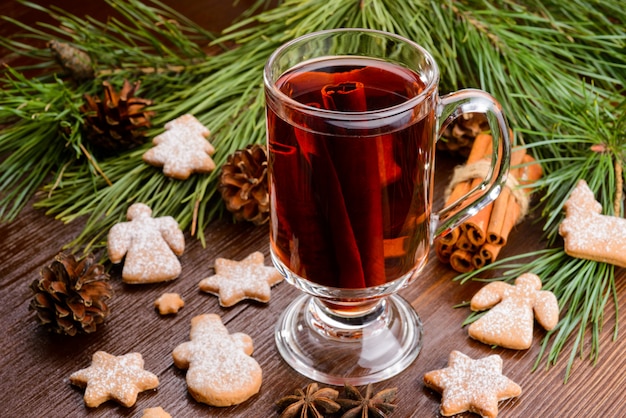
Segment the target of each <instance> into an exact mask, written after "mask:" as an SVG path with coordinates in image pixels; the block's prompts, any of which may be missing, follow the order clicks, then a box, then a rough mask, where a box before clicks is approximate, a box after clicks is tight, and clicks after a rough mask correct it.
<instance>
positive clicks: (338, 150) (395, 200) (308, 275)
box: [267, 57, 436, 289]
mask: <svg viewBox="0 0 626 418" xmlns="http://www.w3.org/2000/svg"><path fill="white" fill-rule="evenodd" d="M275 85H276V87H277V89H279V90H280V91H281V92H282V93H284V94H285V95H287V96H288V97H289V98H291V99H292V101H293V102H292V103H287V104H285V103H281V104H280V105H279V104H277V103H275V102H274V101H273V100H272V99H271V98H270V97H268V106H267V109H268V110H267V112H268V114H267V129H268V147H269V150H270V152H269V156H270V157H269V164H270V173H271V174H270V195H271V196H272V205H271V208H272V209H271V210H272V213H271V221H270V222H271V233H270V238H271V245H272V252H273V254H274V256H275V257H276V258H278V259H279V261H280V263H282V264H283V265H284V266H285V267H286V268H287V269H288V270H289V271H290V272H292V273H294V274H295V275H297V276H298V277H299V278H303V279H305V280H307V281H309V282H313V283H316V284H318V285H321V286H325V287H331V288H342V289H363V288H369V287H374V286H380V285H385V284H387V283H389V282H392V281H394V280H397V279H403V280H404V279H407V278H408V276H410V275H411V274H412V273H413V272H414V271H415V270H416V269H417V268H418V267H420V266H421V265H423V264H424V263H425V260H426V257H427V254H428V248H429V244H430V226H429V221H430V213H429V211H430V207H431V202H430V201H429V200H430V198H431V194H432V191H431V188H432V185H431V175H430V173H431V171H432V164H433V153H434V138H435V129H436V120H435V114H434V112H435V110H434V109H435V106H434V104H433V103H432V101H430V100H428V98H427V97H426V98H425V99H424V100H422V102H421V103H418V104H417V105H416V104H415V103H411V104H410V105H407V102H408V101H410V100H411V99H414V98H416V97H418V96H420V95H422V93H423V92H424V89H425V88H426V86H425V84H424V82H423V81H422V79H421V78H420V76H419V74H418V73H416V72H415V71H413V70H411V69H408V68H405V67H403V66H400V65H396V64H394V63H391V62H388V61H382V60H379V59H374V58H366V57H331V58H328V59H323V58H322V59H318V60H314V61H309V62H306V63H304V64H302V65H299V66H297V67H295V68H293V69H291V70H289V71H287V72H286V73H285V74H283V75H282V76H281V77H279V78H278V80H277V81H276V83H275ZM424 96H426V94H424ZM429 96H433V97H434V96H435V95H433V94H430V93H429ZM403 106H404V108H403Z"/></svg>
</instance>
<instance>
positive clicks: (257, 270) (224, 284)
mask: <svg viewBox="0 0 626 418" xmlns="http://www.w3.org/2000/svg"><path fill="white" fill-rule="evenodd" d="M282 280H283V276H282V275H281V274H280V273H279V272H278V270H276V269H275V268H274V267H269V266H265V265H264V261H263V254H262V253H260V252H258V251H257V252H254V253H252V254H250V255H249V256H247V257H246V258H244V259H243V260H241V261H235V260H229V259H226V258H218V259H216V260H215V275H213V276H211V277H207V278H206V279H203V280H201V281H200V283H199V284H198V285H199V287H200V290H202V291H204V292H207V293H212V294H214V295H217V296H218V297H219V302H220V305H222V306H224V307H228V306H232V305H234V304H236V303H237V302H240V301H242V300H243V299H254V300H257V301H259V302H269V300H270V288H271V287H272V286H273V285H275V284H277V283H279V282H281V281H282Z"/></svg>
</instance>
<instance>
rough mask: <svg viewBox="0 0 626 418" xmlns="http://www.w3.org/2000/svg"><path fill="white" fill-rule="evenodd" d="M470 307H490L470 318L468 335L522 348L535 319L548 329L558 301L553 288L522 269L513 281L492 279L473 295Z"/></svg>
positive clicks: (555, 318) (529, 338) (555, 317)
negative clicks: (493, 280) (542, 283)
mask: <svg viewBox="0 0 626 418" xmlns="http://www.w3.org/2000/svg"><path fill="white" fill-rule="evenodd" d="M470 307H471V309H472V310H473V311H483V310H485V309H490V308H491V310H490V311H489V312H487V313H486V314H485V315H483V316H482V317H480V318H479V319H478V320H476V321H475V322H473V323H472V324H471V325H470V326H469V328H468V332H469V335H470V337H472V338H474V339H476V340H478V341H481V342H483V343H485V344H490V345H498V346H500V347H506V348H512V349H515V350H525V349H527V348H529V347H530V346H531V344H532V341H533V324H534V320H535V319H537V322H539V324H540V325H541V326H542V327H543V328H545V329H546V330H547V331H549V330H551V329H553V328H554V327H555V326H556V324H557V323H558V322H559V304H558V302H557V300H556V297H555V296H554V294H553V293H552V292H549V291H547V290H541V279H540V278H539V277H538V276H537V275H535V274H532V273H525V274H522V275H521V276H519V277H518V278H517V279H515V285H510V284H508V283H505V282H491V283H489V284H488V285H486V286H485V287H483V288H482V289H480V290H479V291H478V292H477V293H476V294H475V295H474V297H472V300H471V303H470Z"/></svg>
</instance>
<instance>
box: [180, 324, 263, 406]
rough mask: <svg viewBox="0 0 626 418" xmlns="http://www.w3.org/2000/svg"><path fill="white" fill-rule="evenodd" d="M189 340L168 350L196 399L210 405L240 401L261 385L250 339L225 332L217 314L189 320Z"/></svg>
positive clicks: (222, 404)
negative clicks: (185, 374)
mask: <svg viewBox="0 0 626 418" xmlns="http://www.w3.org/2000/svg"><path fill="white" fill-rule="evenodd" d="M190 339H191V341H187V342H185V343H182V344H180V345H178V346H177V347H176V348H175V349H174V351H173V352H172V357H173V358H174V364H175V365H176V367H178V368H181V369H188V370H187V377H186V379H187V388H188V390H189V393H191V395H192V396H193V397H194V398H195V399H196V400H197V401H198V402H203V403H206V404H209V405H213V406H230V405H236V404H239V403H241V402H244V401H245V400H246V399H248V398H250V397H251V396H252V395H254V394H256V393H257V392H258V391H259V389H260V388H261V380H262V372H261V367H260V366H259V364H258V363H257V362H256V360H255V359H253V358H252V357H250V355H251V354H252V351H253V345H252V339H251V338H250V337H249V336H248V335H247V334H243V333H240V332H237V333H234V334H229V333H228V330H227V329H226V327H225V326H224V324H222V320H221V318H220V316H219V315H216V314H205V315H199V316H196V317H194V318H192V320H191V333H190Z"/></svg>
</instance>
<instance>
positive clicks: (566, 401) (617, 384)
mask: <svg viewBox="0 0 626 418" xmlns="http://www.w3.org/2000/svg"><path fill="white" fill-rule="evenodd" d="M54 3H55V4H56V5H58V6H59V7H65V5H67V7H68V8H69V7H72V8H76V9H68V10H76V13H77V14H81V13H87V12H88V13H89V14H90V15H92V16H98V17H104V15H103V13H106V9H105V8H102V7H100V6H101V5H102V3H101V2H100V1H93V2H91V1H79V2H77V1H73V2H72V1H70V0H64V1H55V2H54ZM166 3H170V4H172V5H174V6H175V7H176V8H177V9H178V10H179V11H181V12H182V13H184V14H186V15H187V16H190V17H192V18H193V19H194V20H196V21H197V22H198V23H200V24H202V25H204V26H206V27H207V28H209V29H215V28H220V27H223V25H224V22H226V21H229V20H230V19H231V18H232V17H234V16H236V14H237V13H238V12H239V11H240V10H241V9H242V8H243V7H245V5H246V4H249V3H250V2H240V6H239V9H231V8H229V7H227V6H226V5H227V4H228V3H229V2H228V1H219V0H212V1H209V0H205V1H203V2H196V1H192V0H181V1H174V0H172V1H168V2H166ZM218 6H219V9H218ZM0 10H1V11H2V12H3V13H5V14H12V15H13V16H19V18H20V19H22V20H23V21H24V22H30V21H31V20H30V19H34V18H35V17H34V16H33V15H32V14H29V13H26V12H24V10H23V8H22V6H20V5H19V4H17V3H16V2H9V3H3V4H2V6H1V8H0ZM0 30H1V29H0ZM456 163H458V161H453V160H450V159H449V158H448V157H445V156H440V158H439V161H438V171H437V174H438V175H437V179H436V184H437V185H438V189H437V190H443V188H444V186H445V182H446V178H447V176H448V174H449V172H450V169H451V167H452V166H453V165H454V164H456ZM437 196H438V201H439V204H440V201H441V193H439V192H438V193H437ZM533 221H534V220H533V219H532V218H530V219H528V220H527V221H526V222H525V223H523V224H522V225H520V226H518V227H517V228H516V229H515V230H514V231H513V233H512V236H511V241H510V242H509V244H508V245H507V247H506V248H505V250H504V251H503V253H502V254H501V256H502V257H504V256H507V255H510V254H514V253H520V252H525V251H529V250H532V249H537V248H540V247H541V240H540V237H541V231H540V226H539V225H537V224H536V223H534V222H533ZM81 226H82V225H81V224H80V222H76V223H72V224H68V225H65V224H62V223H60V222H58V221H56V220H54V219H52V218H50V217H47V216H45V215H44V214H43V213H42V212H40V211H38V210H34V209H32V208H30V207H29V208H27V209H26V210H25V211H24V212H23V213H22V214H21V215H20V217H19V218H18V219H17V220H15V221H14V222H11V223H7V224H1V225H0V237H1V238H0V240H1V243H2V251H1V252H0V291H1V296H0V297H1V301H2V304H1V305H0V318H1V320H0V333H1V335H2V344H1V345H0V362H1V363H0V364H1V369H0V416H2V417H44V416H45V417H105V416H106V417H110V416H120V417H140V416H141V413H142V411H143V409H145V408H148V407H155V406H162V407H163V408H164V409H165V410H166V411H168V412H169V413H170V414H172V416H174V417H197V416H211V417H265V416H270V417H271V416H278V413H277V410H276V408H275V406H274V402H275V401H276V400H277V399H278V398H279V397H281V396H283V395H285V394H287V393H289V392H291V391H292V390H293V389H294V388H296V387H302V386H304V385H306V384H307V383H309V380H308V379H307V378H305V377H303V376H301V375H299V374H298V373H296V372H295V371H294V370H292V369H291V368H290V367H289V366H288V365H286V364H285V363H284V362H283V361H282V360H281V358H280V356H279V354H278V352H277V350H276V348H275V345H274V324H275V321H276V318H277V317H278V315H279V314H280V313H281V312H282V311H283V310H284V309H285V307H286V306H287V305H288V304H289V302H290V301H291V300H292V299H293V298H294V297H295V295H296V294H297V293H298V292H297V291H296V290H295V289H293V288H292V287H291V286H290V285H289V284H287V283H285V282H284V283H281V284H279V285H277V286H276V287H274V288H273V291H272V299H271V301H270V303H268V304H261V303H249V302H242V303H239V304H237V305H235V306H234V307H232V308H221V307H220V306H219V305H218V303H217V298H216V297H214V296H212V295H208V294H205V293H202V292H200V291H199V290H198V282H199V281H200V280H201V279H203V278H204V277H207V276H208V275H210V274H212V273H213V271H212V269H211V266H212V263H213V261H214V260H215V258H217V257H227V258H235V259H241V258H243V257H245V256H246V255H247V254H249V253H250V252H252V251H261V252H263V253H264V254H265V255H266V257H268V255H269V249H268V248H269V247H268V234H267V226H263V227H255V226H252V225H244V224H232V223H230V222H229V221H228V220H221V221H216V222H214V223H213V224H211V225H210V227H209V228H208V230H207V231H206V236H207V246H206V248H203V247H202V245H201V244H200V243H199V242H198V241H197V240H195V239H194V238H192V237H189V236H187V237H186V239H187V248H186V251H185V253H184V255H183V256H182V257H181V262H182V265H183V274H182V275H181V277H180V278H178V279H177V280H175V281H174V282H171V283H167V284H156V285H135V286H132V285H125V284H123V283H122V282H121V280H120V276H119V273H120V270H119V268H117V267H115V268H114V269H113V270H112V275H113V279H112V284H113V287H114V291H115V296H114V298H113V299H112V301H111V309H112V313H111V316H110V317H109V319H108V321H107V322H106V325H105V326H104V328H103V329H102V330H100V331H99V332H97V333H96V334H95V335H90V336H79V337H73V338H70V337H62V336H55V335H49V334H47V333H46V332H45V331H43V330H42V329H41V328H40V327H39V326H38V325H37V323H36V322H35V320H34V318H33V314H32V312H29V310H28V303H29V300H30V298H31V296H32V294H31V291H30V290H29V288H28V285H29V284H30V282H31V281H32V280H33V279H34V278H36V277H37V276H38V272H39V270H40V269H41V268H42V267H43V266H44V265H47V264H49V263H50V262H51V260H52V259H53V257H54V255H55V254H56V253H57V252H58V251H59V250H60V249H61V247H62V246H63V245H64V244H65V243H67V242H69V241H70V240H71V239H72V238H73V237H74V236H76V234H77V233H78V232H79V231H80V230H81ZM269 263H270V262H269V259H267V258H266V264H268V265H269ZM454 276H455V273H454V272H453V271H452V270H450V269H449V268H448V267H447V266H445V265H442V264H440V263H439V262H438V261H437V259H436V257H434V254H432V253H431V257H430V261H429V262H428V264H427V265H426V267H425V269H424V271H423V273H422V275H421V277H420V278H419V279H418V280H416V281H415V282H414V283H413V284H411V285H410V286H409V287H408V288H406V289H404V290H403V291H402V292H401V294H402V296H404V297H405V298H406V299H407V300H409V301H410V302H411V303H412V305H413V306H414V307H415V309H416V310H417V311H418V313H419V314H420V316H421V318H422V321H423V322H424V330H425V334H424V345H423V349H422V352H421V353H420V355H419V357H418V358H417V360H416V361H415V362H414V364H413V365H411V366H410V367H409V369H407V370H406V371H404V372H403V373H401V374H400V375H399V376H397V377H394V378H392V379H390V380H388V381H386V382H382V383H379V384H377V385H376V386H375V388H379V389H383V388H386V387H393V386H397V387H399V398H398V409H397V411H396V412H395V413H394V414H393V416H394V417H437V416H439V413H438V409H439V402H440V395H439V394H437V393H435V392H433V391H431V390H429V389H426V388H425V387H424V385H423V383H422V377H423V375H424V373H425V372H427V371H430V370H434V369H438V368H442V367H445V366H446V362H447V358H448V354H449V352H450V351H451V350H460V351H462V352H464V353H465V354H467V355H469V356H471V357H483V356H487V355H489V354H493V353H498V354H500V355H501V356H502V357H503V360H504V373H505V374H506V375H507V376H508V377H510V378H511V379H513V380H514V381H516V382H517V383H518V384H520V385H521V386H522V388H523V394H522V395H521V396H520V397H519V398H516V399H512V400H509V401H506V402H502V403H501V404H500V410H501V414H500V416H502V417H520V418H521V417H524V418H526V417H535V416H537V417H591V416H593V417H596V416H598V417H609V418H610V417H614V418H618V417H622V416H623V414H624V411H625V410H626V397H625V396H624V392H623V388H624V387H625V386H626V341H625V340H624V338H622V337H621V335H620V336H618V338H617V339H616V340H615V341H614V340H613V334H612V326H613V324H614V320H615V315H614V312H613V311H612V310H611V309H609V310H608V311H607V312H606V316H605V320H606V323H605V326H604V331H603V332H602V334H601V337H602V343H601V353H600V359H599V361H598V363H597V364H595V365H593V364H592V363H591V362H590V361H589V360H588V358H584V359H581V360H576V361H575V365H574V369H573V372H572V376H571V378H570V380H569V382H568V383H567V384H563V378H564V370H565V365H566V361H567V356H568V355H569V348H570V347H569V346H566V347H564V352H563V353H564V354H563V356H562V358H561V360H560V361H559V362H558V364H557V365H556V366H554V367H551V368H548V369H546V368H544V367H540V368H539V369H538V370H537V371H535V372H532V369H533V364H534V362H535V360H536V358H537V355H538V353H539V349H540V347H539V342H540V340H541V338H542V337H543V335H544V332H543V331H542V330H540V329H536V330H535V342H534V344H533V346H532V347H531V348H530V349H529V350H527V351H513V350H506V349H492V348H491V347H488V346H485V345H483V344H481V343H478V342H476V341H473V340H471V339H469V338H468V336H467V332H466V330H465V329H463V328H462V327H461V323H462V321H463V320H464V319H465V318H466V317H467V315H468V313H469V312H468V310H467V309H465V308H456V309H455V308H454V306H455V305H457V304H459V303H461V302H463V301H467V300H469V299H470V298H471V296H472V295H473V294H474V292H475V291H476V290H477V289H479V288H480V286H481V284H480V283H476V282H473V283H469V284H466V285H460V284H458V283H457V282H454V281H453V280H452V279H453V278H454ZM616 285H617V288H618V289H617V290H618V295H619V303H620V305H622V306H623V305H624V303H625V302H626V277H625V274H624V272H623V271H622V270H620V271H619V274H618V277H617V283H616ZM164 292H178V293H180V294H181V296H182V297H183V298H184V299H185V301H186V305H185V307H184V308H183V309H182V310H181V311H180V312H179V313H178V314H177V315H175V316H170V317H161V316H159V315H158V314H157V312H156V311H155V309H154V307H153V302H154V300H155V299H156V298H157V297H158V296H160V295H161V294H162V293H164ZM609 305H611V304H610V303H609ZM623 312H624V311H623V310H622V311H621V312H620V314H619V320H620V321H621V322H622V323H624V322H625V319H626V318H625V316H624V313H623ZM201 313H218V314H220V315H221V316H222V317H223V321H224V323H225V324H226V326H227V328H228V329H229V331H230V332H245V333H247V334H249V335H250V336H251V337H252V338H253V340H254V345H255V352H254V357H255V358H256V359H257V361H258V362H259V363H260V365H261V367H262V369H263V372H264V380H263V385H262V388H261V391H260V393H259V394H258V395H257V396H254V397H253V398H251V399H250V400H248V401H247V402H245V403H243V404H241V405H238V406H234V407H229V408H212V407H209V406H206V405H203V404H199V403H197V402H196V401H194V400H193V399H192V398H191V396H190V395H189V394H188V393H187V389H186V386H185V380H184V376H185V372H184V371H182V370H179V369H177V368H176V367H175V366H174V365H173V362H172V358H171V352H172V350H173V349H174V347H176V346H177V345H178V344H180V343H182V342H184V341H187V340H188V334H189V326H190V320H191V318H192V317H193V316H195V315H198V314H201ZM586 341H587V343H586V344H585V347H584V352H583V354H584V356H588V355H589V346H588V345H589V344H588V340H586ZM97 350H104V351H107V352H109V353H111V354H115V355H121V354H125V353H128V352H140V353H142V354H143V357H144V360H145V367H146V369H147V370H149V371H151V372H153V373H155V374H157V375H158V376H159V379H160V385H159V387H158V389H157V390H154V391H148V392H143V393H141V394H139V397H138V400H137V403H136V405H135V406H133V407H131V408H124V407H121V406H118V405H117V404H116V403H114V402H107V403H105V404H103V405H102V406H100V407H98V408H95V409H88V408H86V407H85V406H84V403H83V399H82V396H83V391H82V390H81V389H78V388H76V387H74V386H71V385H70V384H69V381H68V377H69V375H70V374H71V373H72V372H74V371H76V370H78V369H81V368H84V367H87V366H88V365H89V363H90V361H91V356H92V354H93V353H94V352H95V351H97ZM460 416H463V417H471V416H475V415H471V414H463V415H460Z"/></svg>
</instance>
